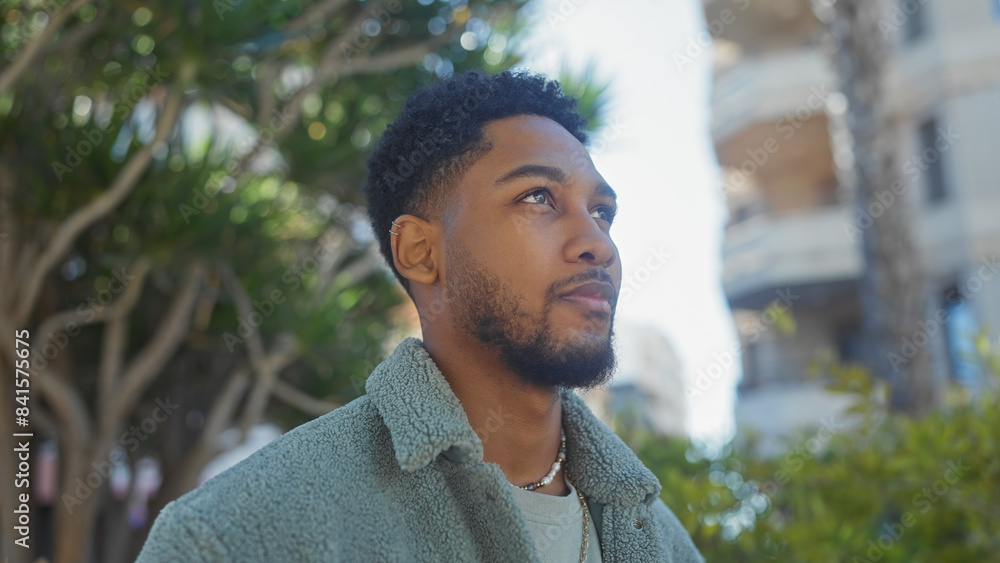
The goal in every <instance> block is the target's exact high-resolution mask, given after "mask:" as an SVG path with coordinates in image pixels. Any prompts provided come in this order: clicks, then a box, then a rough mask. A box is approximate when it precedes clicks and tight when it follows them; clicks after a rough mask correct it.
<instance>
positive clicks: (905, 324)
mask: <svg viewBox="0 0 1000 563" xmlns="http://www.w3.org/2000/svg"><path fill="white" fill-rule="evenodd" d="M884 7H885V3H884V2H882V1H880V0H832V1H830V0H814V2H813V9H814V11H815V12H816V14H817V16H819V18H820V19H821V20H823V21H824V22H825V23H826V24H827V29H828V32H829V36H828V37H829V38H830V39H831V43H832V47H833V48H834V52H833V53H832V55H833V62H834V66H835V68H836V71H837V73H838V74H839V77H840V85H841V91H842V92H843V94H844V96H845V97H846V98H847V102H848V110H847V126H848V130H849V131H850V134H851V137H852V141H853V152H854V171H853V172H854V174H853V176H854V182H855V186H854V188H855V190H854V194H855V206H856V212H857V213H858V224H857V228H856V229H854V230H853V231H852V232H853V233H855V234H856V235H857V236H852V239H854V240H856V239H857V238H860V239H861V244H862V253H863V256H864V272H863V273H862V277H861V280H860V288H859V292H860V301H861V304H862V308H863V320H862V329H863V331H864V333H865V341H866V343H867V345H868V347H869V348H868V354H869V362H870V365H871V367H872V368H873V371H874V373H875V375H876V376H878V377H880V378H882V379H884V380H885V381H887V382H888V383H889V385H890V389H891V406H892V408H894V409H895V410H898V411H902V412H907V413H910V414H914V415H918V414H921V413H923V412H926V411H928V410H929V409H932V408H933V407H934V406H936V405H937V404H938V402H939V395H940V393H939V389H938V385H937V384H936V381H935V379H934V375H933V373H932V372H931V368H930V361H929V353H928V350H927V349H926V346H913V348H908V349H906V350H904V349H903V344H904V340H905V341H910V342H912V341H913V340H914V336H915V335H916V334H917V333H918V332H919V330H920V326H919V325H918V322H919V321H921V320H923V318H924V313H925V289H924V283H923V271H922V269H921V266H920V257H919V254H918V251H917V248H916V245H915V242H914V235H913V231H912V222H911V220H910V209H911V208H910V205H911V202H910V201H908V200H909V191H908V190H905V189H900V187H902V186H905V185H906V184H905V180H904V178H903V176H902V171H901V168H900V162H899V155H898V153H897V151H896V146H897V143H896V136H897V131H896V126H895V125H896V120H895V119H894V116H893V109H892V100H890V99H888V98H887V97H886V95H885V78H886V71H887V56H888V52H889V44H888V41H887V40H886V37H885V35H884V34H883V32H882V30H880V29H879V22H880V21H882V20H883V19H884V17H885V13H884ZM893 187H896V189H895V190H893V189H892V188H893ZM914 348H915V351H914Z"/></svg>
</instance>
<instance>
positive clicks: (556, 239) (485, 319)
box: [139, 72, 702, 563]
mask: <svg viewBox="0 0 1000 563" xmlns="http://www.w3.org/2000/svg"><path fill="white" fill-rule="evenodd" d="M575 107H576V102H575V100H572V99H570V98H567V97H565V96H563V94H562V93H561V91H560V89H559V87H558V84H556V83H555V82H549V81H546V79H545V78H544V77H541V76H536V75H531V74H527V73H509V72H507V73H503V74H499V75H494V76H488V75H482V74H477V73H467V74H463V75H459V76H455V77H453V78H451V79H449V80H445V81H442V82H439V83H437V84H435V85H433V86H431V87H430V88H428V89H427V90H424V91H422V92H420V93H418V94H416V95H414V96H413V97H412V98H410V100H409V101H408V102H407V104H406V107H405V109H404V110H403V112H402V114H401V115H400V116H399V118H398V119H397V120H396V121H395V122H394V123H393V124H392V125H390V126H389V127H388V128H387V129H386V131H385V134H384V135H383V137H382V139H381V140H380V142H379V144H378V146H377V147H376V148H375V150H374V152H373V153H372V156H371V158H370V159H369V163H368V168H369V170H368V171H369V179H368V184H367V186H366V192H367V196H368V199H369V214H370V216H371V220H372V225H373V227H374V229H375V233H376V235H377V237H378V238H379V241H380V245H381V250H382V253H383V254H384V256H385V258H386V260H387V262H388V264H389V266H390V267H391V269H392V271H393V272H394V273H395V275H396V277H397V278H398V279H399V281H400V282H401V283H402V285H403V286H404V287H405V288H406V290H407V292H408V293H409V295H410V296H411V297H412V298H413V301H414V303H415V304H416V307H417V310H418V312H419V315H420V324H421V329H422V332H423V340H418V339H415V338H409V339H407V340H405V341H404V342H403V343H402V344H400V345H399V346H398V347H397V348H396V350H395V351H394V352H393V354H392V355H391V357H390V358H389V359H388V360H386V361H385V362H383V363H382V364H380V365H379V366H378V367H377V368H376V369H375V371H374V372H373V373H372V374H371V376H370V377H369V379H368V382H367V384H366V393H367V394H366V395H365V396H363V397H360V398H359V399H357V400H355V401H352V402H351V403H350V404H348V405H346V406H344V407H341V408H339V409H337V410H335V411H334V412H332V413H330V414H328V415H326V416H323V417H321V418H319V419H317V420H314V421H312V422H310V423H308V424H305V425H303V426H300V427H299V428H296V429H294V430H292V431H291V432H289V433H287V434H285V435H284V436H282V437H281V438H279V439H278V440H276V441H274V442H273V443H271V444H270V445H268V446H266V447H264V448H263V449H261V450H260V451H259V452H257V453H256V454H254V455H253V456H251V457H250V458H249V459H247V460H245V461H244V462H242V463H240V464H239V465H237V466H236V467H234V468H232V469H230V470H229V471H227V472H225V473H223V474H221V475H219V476H217V477H215V478H214V479H212V480H210V481H208V482H206V483H205V484H203V485H202V486H201V487H200V488H198V489H196V490H195V491H192V492H191V493H189V494H187V495H185V496H184V497H182V498H181V499H179V500H177V501H175V502H173V503H171V504H170V505H168V506H167V507H166V508H165V509H164V510H163V512H162V513H161V514H160V516H159V518H158V519H157V521H156V523H155V525H154V526H153V529H152V531H151V533H150V538H149V540H148V541H147V543H146V546H145V548H144V549H143V552H142V554H141V555H140V557H139V561H142V562H148V561H174V560H179V561H223V560H225V561H447V562H451V561H518V562H521V561H544V562H547V561H553V562H554V561H567V562H570V561H602V560H603V561H628V562H632V561H669V562H676V563H681V562H692V561H702V558H701V556H700V555H699V554H698V552H697V550H696V549H695V547H694V545H693V543H692V542H691V539H690V537H689V536H688V535H687V533H686V532H685V531H684V529H683V528H682V527H681V525H680V522H679V521H678V520H677V518H676V517H675V516H674V515H673V513H672V512H670V510H669V509H668V508H667V507H666V505H665V504H664V503H663V501H662V500H660V498H659V495H660V491H661V487H660V484H659V482H658V480H657V479H656V477H655V476H653V474H652V473H651V472H650V471H649V470H648V469H647V468H646V467H644V466H643V464H642V463H641V462H640V461H639V460H638V459H637V458H636V456H635V455H634V454H633V453H632V451H631V450H629V448H628V447H627V446H626V445H625V444H624V443H623V442H622V441H621V440H620V439H618V438H617V437H616V436H615V435H614V434H613V433H612V432H611V431H610V430H609V429H608V428H607V427H606V426H605V425H604V424H602V423H601V422H600V421H599V420H597V419H596V418H595V417H594V416H593V414H591V412H590V411H589V410H588V409H587V407H586V406H585V405H584V404H583V402H582V401H581V400H580V398H579V397H578V396H577V395H576V394H575V393H574V392H572V391H570V389H571V388H591V387H595V386H598V385H600V384H602V383H604V382H606V381H607V380H608V379H609V377H610V376H611V374H612V373H613V371H614V368H615V357H614V350H613V348H612V338H613V328H612V323H613V320H614V312H615V305H616V301H617V296H618V290H619V287H620V285H621V279H622V269H621V263H620V262H619V257H618V250H617V248H616V247H615V245H614V243H613V242H612V240H611V236H610V234H609V229H610V227H611V223H612V221H613V220H614V215H615V212H616V209H617V207H616V202H615V193H614V191H613V190H612V189H611V188H610V187H609V186H608V184H607V183H606V182H605V181H604V180H603V179H602V178H601V175H600V174H598V172H597V170H596V169H595V168H594V165H593V163H592V162H591V160H590V157H589V155H588V154H587V151H586V149H585V148H584V143H585V142H586V140H587V136H586V133H585V131H584V125H585V120H584V119H583V118H582V117H581V116H580V115H579V114H578V113H577V112H576V110H575ZM563 436H564V438H563Z"/></svg>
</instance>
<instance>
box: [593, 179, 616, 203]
mask: <svg viewBox="0 0 1000 563" xmlns="http://www.w3.org/2000/svg"><path fill="white" fill-rule="evenodd" d="M595 191H596V192H597V195H603V196H607V197H610V198H611V199H613V200H615V201H616V202H617V201H618V194H617V193H616V192H615V191H614V190H613V189H611V186H609V185H608V183H607V182H601V183H600V184H597V189H596V190H595Z"/></svg>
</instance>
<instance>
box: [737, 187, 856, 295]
mask: <svg viewBox="0 0 1000 563" xmlns="http://www.w3.org/2000/svg"><path fill="white" fill-rule="evenodd" d="M847 225H853V215H852V208H851V206H849V205H831V206H824V207H819V208H816V209H814V210H810V211H804V212H797V213H794V214H788V215H783V216H771V215H758V216H756V217H751V218H750V219H747V220H746V221H743V222H740V223H737V224H735V225H732V226H730V227H729V228H728V229H727V230H726V240H725V243H724V246H723V277H722V284H723V289H724V290H725V292H726V296H727V297H728V299H729V303H730V305H731V306H732V307H734V308H737V307H738V308H747V309H760V308H762V307H764V306H766V305H767V304H768V303H770V302H771V301H773V300H774V299H776V298H777V294H776V292H777V290H779V289H785V288H787V287H791V288H798V290H799V293H810V294H811V295H808V296H805V297H806V301H809V300H812V299H813V298H814V297H819V298H822V297H823V296H824V294H830V295H832V294H833V293H840V292H842V291H843V290H844V289H845V288H846V287H851V286H853V284H854V282H855V281H856V280H857V279H858V278H859V277H860V276H861V272H862V265H863V261H862V256H861V250H860V242H859V241H852V240H851V239H850V238H849V237H848V234H847V230H846V228H845V227H846V226H847Z"/></svg>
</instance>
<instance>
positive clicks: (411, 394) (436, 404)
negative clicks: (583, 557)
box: [365, 338, 661, 506]
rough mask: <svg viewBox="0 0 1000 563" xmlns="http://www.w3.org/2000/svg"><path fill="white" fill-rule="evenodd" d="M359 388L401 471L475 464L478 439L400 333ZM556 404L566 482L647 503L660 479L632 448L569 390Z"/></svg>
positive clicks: (434, 371) (419, 346) (602, 498)
mask: <svg viewBox="0 0 1000 563" xmlns="http://www.w3.org/2000/svg"><path fill="white" fill-rule="evenodd" d="M365 391H366V392H367V394H368V396H369V399H370V400H371V401H372V404H374V406H375V408H376V409H377V410H378V412H379V414H380V415H381V416H382V420H384V421H385V425H386V427H388V429H389V434H390V436H391V438H392V446H393V449H394V450H395V452H396V461H397V462H398V463H399V466H400V467H401V468H402V469H403V470H404V471H416V470H418V469H420V468H422V467H424V466H426V465H427V464H429V463H430V462H431V461H433V460H434V459H435V458H436V457H437V456H438V455H440V454H441V453H444V454H445V456H446V457H448V459H451V460H452V461H455V462H457V463H479V462H482V461H483V443H482V440H480V438H479V436H478V435H477V434H476V432H475V430H473V429H472V425H471V424H470V423H469V418H468V416H466V414H465V409H464V408H462V403H461V402H460V401H459V400H458V397H456V396H455V393H454V392H452V390H451V387H450V386H449V385H448V381H447V380H446V379H445V378H444V376H443V375H442V374H441V371H440V370H439V369H438V368H437V365H435V364H434V360H433V359H431V357H430V355H428V353H427V351H426V349H424V347H423V343H422V342H421V340H419V339H417V338H407V339H406V340H404V341H403V342H402V343H401V344H400V345H399V346H397V347H396V349H395V350H394V351H393V353H392V355H391V356H390V357H389V358H388V359H387V360H385V361H384V362H382V363H381V364H379V365H378V366H377V367H376V368H375V370H374V371H373V372H372V374H371V376H370V377H369V378H368V381H367V383H366V384H365ZM562 407H563V428H564V430H565V431H566V448H567V452H566V454H567V458H568V459H567V465H568V467H569V471H570V474H571V475H572V476H573V480H574V485H576V486H577V488H579V489H580V490H581V491H582V492H583V493H584V494H585V495H587V496H588V497H590V498H591V499H592V500H594V501H596V502H598V503H601V504H611V505H614V506H631V505H635V504H638V503H639V502H644V503H646V504H647V505H648V504H652V503H653V502H654V501H655V500H656V498H657V497H658V496H659V494H660V490H661V487H660V482H659V481H658V480H657V478H656V477H655V476H654V475H653V474H652V472H650V471H649V469H647V468H646V466H645V465H643V464H642V462H641V461H640V460H639V458H637V457H636V456H635V454H634V453H633V452H632V450H631V449H629V447H628V446H627V445H626V444H625V443H624V442H622V440H621V439H620V438H618V436H616V435H615V434H614V432H612V431H611V430H610V429H609V428H608V427H607V426H606V425H605V424H604V423H603V422H601V421H600V420H599V419H598V418H597V417H595V416H594V414H593V413H592V412H591V411H590V409H589V408H588V407H587V405H586V404H585V403H584V402H583V400H582V399H581V398H580V397H579V396H578V395H577V394H576V393H574V392H573V391H570V390H568V389H563V390H562Z"/></svg>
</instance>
